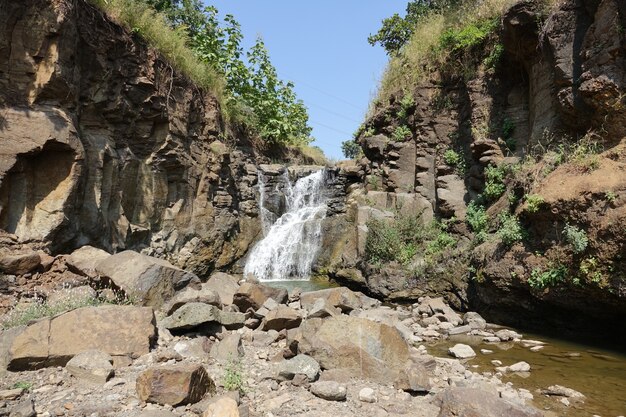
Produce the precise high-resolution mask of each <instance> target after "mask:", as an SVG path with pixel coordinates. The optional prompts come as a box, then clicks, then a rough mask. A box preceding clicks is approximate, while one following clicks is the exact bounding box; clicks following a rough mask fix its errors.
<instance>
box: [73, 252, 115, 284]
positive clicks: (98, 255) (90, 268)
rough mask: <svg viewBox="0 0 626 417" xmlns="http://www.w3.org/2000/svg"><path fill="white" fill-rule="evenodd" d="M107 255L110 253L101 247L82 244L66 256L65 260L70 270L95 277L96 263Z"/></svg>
mask: <svg viewBox="0 0 626 417" xmlns="http://www.w3.org/2000/svg"><path fill="white" fill-rule="evenodd" d="M109 256H111V255H110V254H109V253H108V252H106V251H103V250H102V249H98V248H94V247H93V246H82V247H80V248H78V249H76V250H75V251H74V252H72V254H71V255H69V256H67V257H66V258H65V262H66V263H67V266H68V267H69V268H70V270H71V271H72V272H74V273H76V274H79V275H84V276H88V277H95V276H96V275H97V272H96V265H97V264H98V262H101V261H103V260H105V259H107V258H108V257H109Z"/></svg>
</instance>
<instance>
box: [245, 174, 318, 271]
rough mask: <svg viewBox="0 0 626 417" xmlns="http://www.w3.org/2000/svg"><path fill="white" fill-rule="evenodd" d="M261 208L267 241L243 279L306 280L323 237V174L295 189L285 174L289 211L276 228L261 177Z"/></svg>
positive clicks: (255, 250) (254, 253)
mask: <svg viewBox="0 0 626 417" xmlns="http://www.w3.org/2000/svg"><path fill="white" fill-rule="evenodd" d="M259 187H260V198H259V206H260V211H261V213H260V214H261V220H262V221H263V223H264V224H263V231H264V234H265V237H264V238H263V239H262V240H261V241H259V242H258V243H257V244H256V245H255V246H254V248H253V249H252V251H251V252H250V255H249V256H248V261H247V262H246V266H245V268H244V276H246V277H247V276H248V275H252V276H254V277H255V278H257V279H258V280H259V281H280V280H306V279H308V278H309V275H310V273H311V267H312V266H313V262H315V259H316V258H317V254H318V252H319V246H320V241H321V235H322V220H323V219H324V217H326V199H325V197H324V193H323V187H324V171H323V170H320V171H317V172H314V173H312V174H310V175H308V176H306V177H304V178H301V179H299V180H298V181H296V183H295V185H293V186H292V184H291V182H290V181H289V177H288V176H287V174H285V190H284V193H285V199H286V211H285V214H283V215H282V216H281V217H280V218H278V219H277V220H276V221H275V222H274V224H272V225H269V224H265V223H266V222H268V221H270V219H271V218H272V216H271V215H269V213H270V212H269V210H267V209H266V208H265V207H264V204H265V200H266V195H265V182H264V178H263V175H262V174H261V175H259Z"/></svg>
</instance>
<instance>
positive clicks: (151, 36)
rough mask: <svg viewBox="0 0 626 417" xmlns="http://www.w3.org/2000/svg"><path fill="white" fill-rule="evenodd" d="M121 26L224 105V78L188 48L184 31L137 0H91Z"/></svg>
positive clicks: (90, 0)
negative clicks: (174, 26)
mask: <svg viewBox="0 0 626 417" xmlns="http://www.w3.org/2000/svg"><path fill="white" fill-rule="evenodd" d="M88 1H89V2H91V3H93V4H94V5H96V6H98V7H99V8H100V9H102V10H104V11H105V12H106V13H107V15H108V16H109V17H110V18H111V19H113V20H114V21H116V22H117V23H119V24H121V25H122V26H125V27H126V28H128V30H130V31H131V32H132V33H137V34H138V35H140V36H141V37H142V38H143V39H145V40H146V42H148V44H149V45H150V46H151V47H153V48H154V49H156V50H157V51H159V52H160V53H161V54H162V55H163V56H164V57H165V58H166V59H167V61H168V62H169V63H170V64H171V65H172V66H173V67H174V69H176V70H178V71H180V72H181V73H183V74H185V75H186V76H187V77H189V78H190V79H191V80H192V81H193V82H194V83H195V84H196V85H198V86H199V87H202V88H204V89H206V90H208V91H210V92H211V93H213V94H214V95H215V96H216V97H217V98H218V100H220V102H222V99H223V97H224V80H223V77H222V76H221V75H220V74H219V73H218V72H217V71H215V69H213V68H212V67H211V66H209V65H207V64H205V63H203V62H201V61H200V60H198V59H197V58H196V57H195V55H194V53H193V51H192V50H191V49H190V48H189V47H187V35H186V33H185V30H184V28H182V27H180V28H176V29H173V28H172V27H171V26H170V25H168V24H167V21H166V18H165V16H163V15H162V14H160V13H157V12H156V11H154V10H153V9H152V8H150V6H148V5H147V4H145V3H142V2H139V1H136V0H88Z"/></svg>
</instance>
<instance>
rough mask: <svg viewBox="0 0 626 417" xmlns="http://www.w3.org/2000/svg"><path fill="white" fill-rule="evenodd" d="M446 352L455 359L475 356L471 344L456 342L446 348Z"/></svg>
mask: <svg viewBox="0 0 626 417" xmlns="http://www.w3.org/2000/svg"><path fill="white" fill-rule="evenodd" d="M448 353H449V354H450V355H452V356H453V357H455V358H457V359H469V358H473V357H474V356H476V352H474V349H472V347H471V346H468V345H464V344H463V343H457V344H456V345H454V346H452V347H451V348H449V349H448Z"/></svg>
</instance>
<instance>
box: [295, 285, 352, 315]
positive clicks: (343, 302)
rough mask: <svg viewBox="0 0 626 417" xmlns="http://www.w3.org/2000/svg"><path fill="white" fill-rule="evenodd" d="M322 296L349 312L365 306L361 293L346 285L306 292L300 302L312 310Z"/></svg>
mask: <svg viewBox="0 0 626 417" xmlns="http://www.w3.org/2000/svg"><path fill="white" fill-rule="evenodd" d="M320 298H321V299H324V300H326V301H327V304H330V305H331V306H333V307H337V308H339V309H341V311H343V312H344V313H349V312H350V311H352V310H355V309H358V308H361V307H362V306H363V302H362V300H361V298H360V297H359V295H358V294H357V293H355V292H354V291H351V290H349V289H348V288H345V287H337V288H328V289H325V290H318V291H310V292H304V293H302V294H301V295H300V304H301V305H302V308H304V309H306V310H308V311H311V310H312V309H313V307H314V305H315V302H316V301H317V300H318V299H320Z"/></svg>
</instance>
